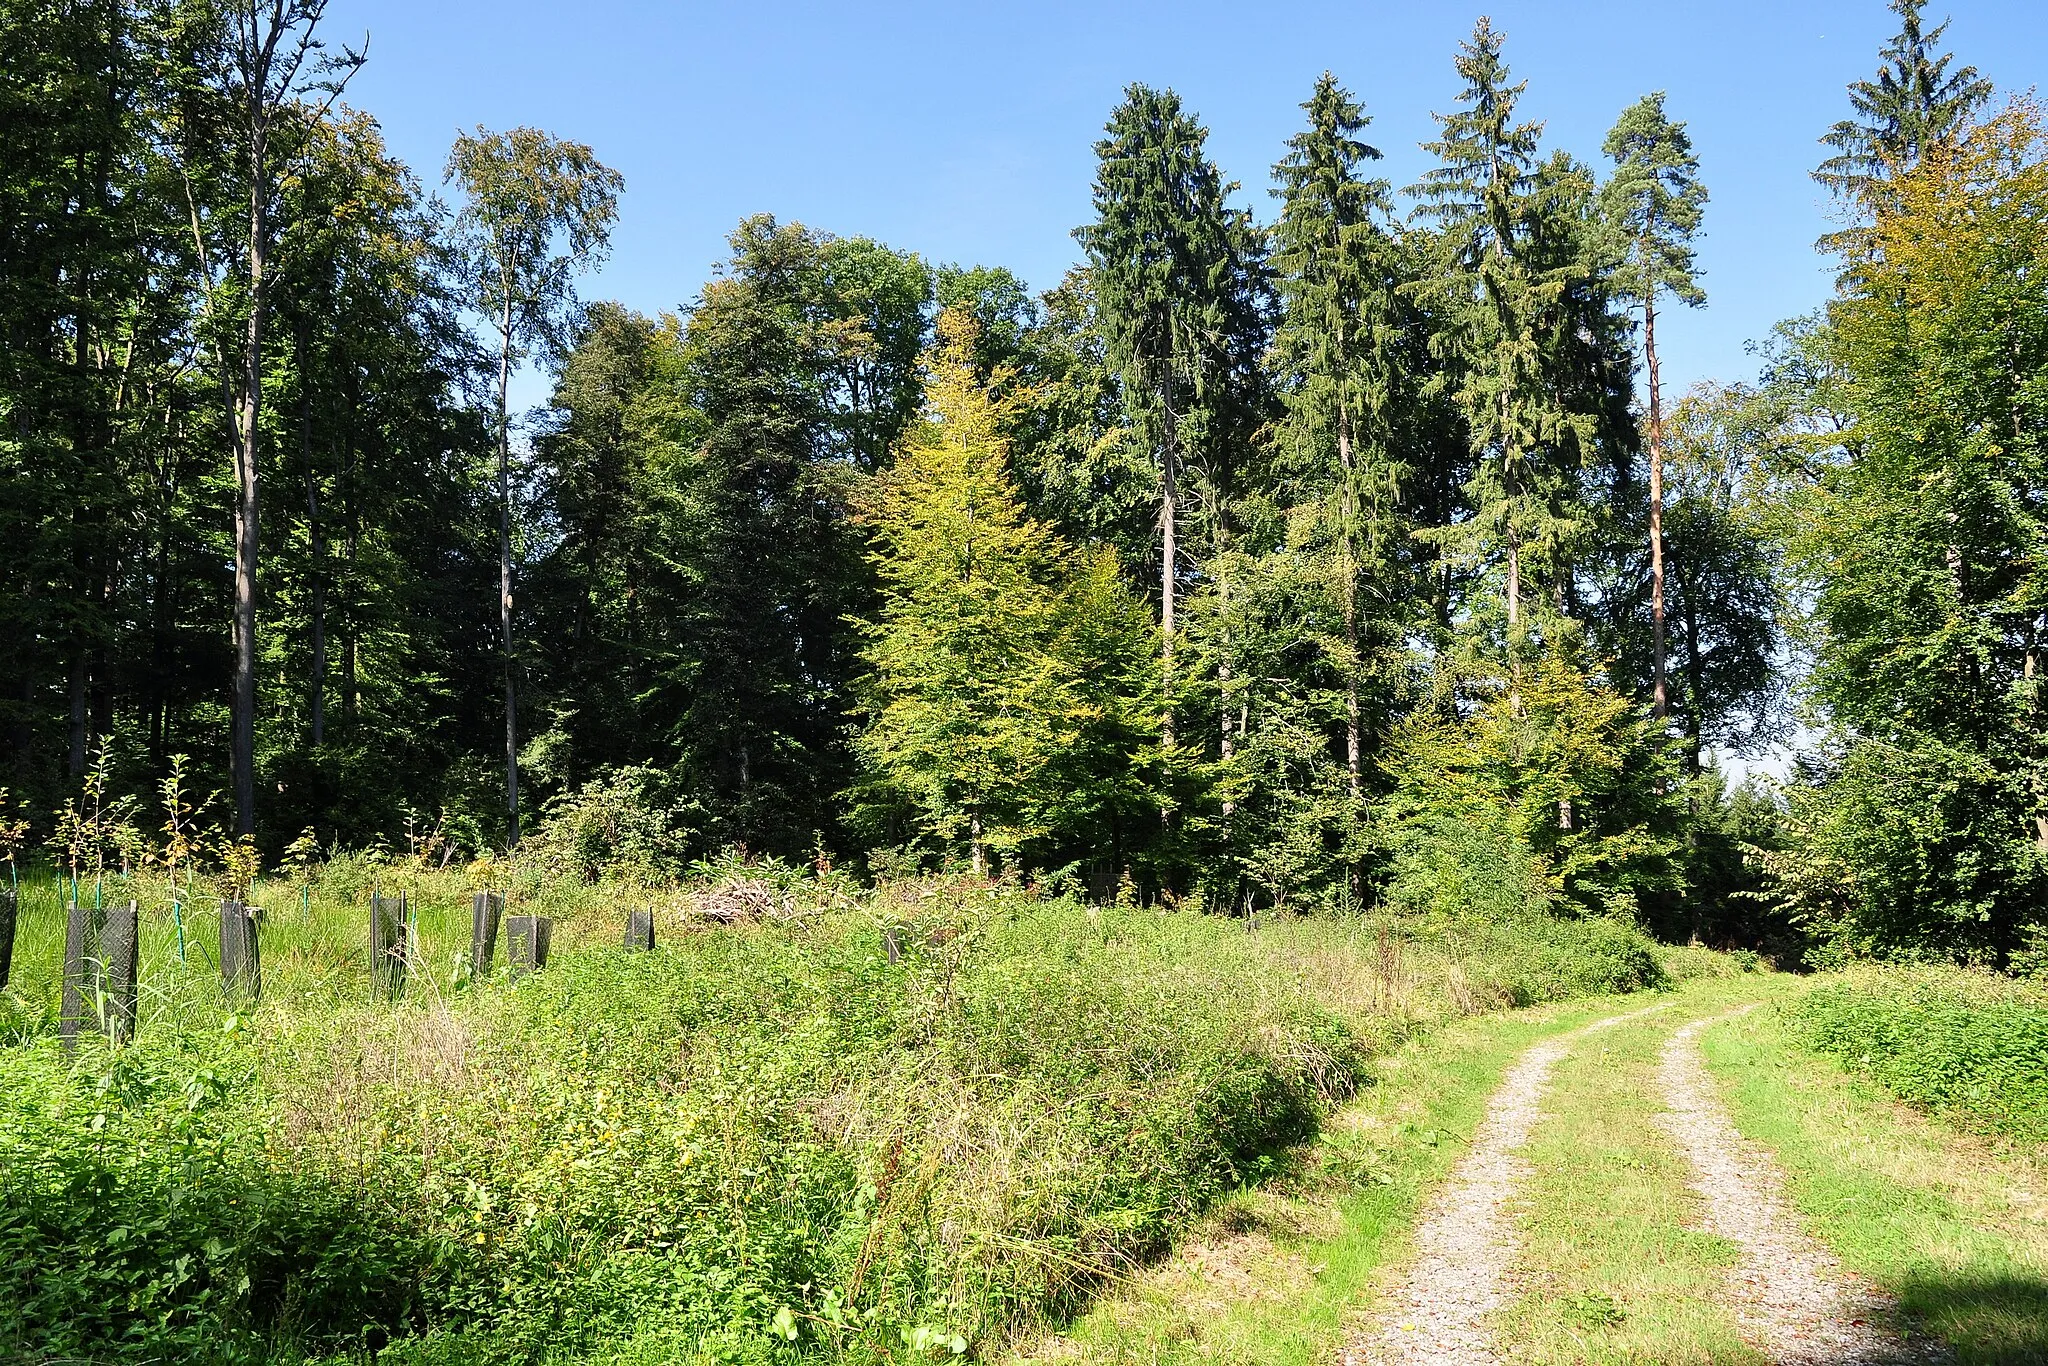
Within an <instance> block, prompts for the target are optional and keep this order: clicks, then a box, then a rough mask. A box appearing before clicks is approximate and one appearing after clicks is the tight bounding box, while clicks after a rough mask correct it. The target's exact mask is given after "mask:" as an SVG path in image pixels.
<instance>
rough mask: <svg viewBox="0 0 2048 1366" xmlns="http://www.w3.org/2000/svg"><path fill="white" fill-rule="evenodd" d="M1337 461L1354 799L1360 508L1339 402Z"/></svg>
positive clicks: (1347, 755)
mask: <svg viewBox="0 0 2048 1366" xmlns="http://www.w3.org/2000/svg"><path fill="white" fill-rule="evenodd" d="M1337 464H1338V466H1339V467H1340V468H1341V469H1342V470H1343V478H1344V493H1343V498H1342V500H1341V503H1340V506H1341V508H1342V515H1343V518H1344V527H1343V544H1344V645H1345V648H1347V649H1348V650H1349V651H1350V652H1351V664H1350V667H1349V668H1347V669H1346V670H1345V677H1344V769H1345V777H1346V778H1347V780H1348V781H1349V782H1350V785H1351V800H1352V801H1354V802H1355V801H1357V800H1358V793H1359V784H1358V763H1359V749H1360V740H1359V726H1358V663H1359V660H1358V556H1357V548H1356V544H1355V538H1356V536H1357V521H1358V509H1357V507H1356V504H1355V502H1354V500H1353V491H1354V490H1353V479H1352V472H1351V412H1350V409H1349V408H1347V407H1345V406H1344V405H1343V404H1342V403H1339V404H1338V405H1337Z"/></svg>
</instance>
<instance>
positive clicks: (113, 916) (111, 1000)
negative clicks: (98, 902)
mask: <svg viewBox="0 0 2048 1366" xmlns="http://www.w3.org/2000/svg"><path fill="white" fill-rule="evenodd" d="M141 948H142V915H141V907H140V906H139V905H137V904H136V903H135V902H133V901H131V902H129V903H128V904H127V905H125V906H109V907H108V908H107V913H106V918H105V920H104V921H103V922H102V923H101V927H100V953H101V962H100V972H101V976H100V984H101V985H100V996H101V1000H102V1001H103V1002H104V1005H103V1006H102V1011H103V1013H102V1015H101V1017H100V1028H102V1029H104V1030H105V1031H106V1034H107V1038H108V1039H109V1040H111V1041H112V1042H113V1043H114V1044H115V1045H116V1046H119V1045H121V1044H125V1043H127V1042H129V1041H130V1040H131V1039H133V1038H134V1037H135V985H136V980H137V976H138V974H137V971H136V969H137V968H138V967H139V966H140V963H139V962H138V960H139V959H140V957H141Z"/></svg>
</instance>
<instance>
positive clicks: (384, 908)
mask: <svg viewBox="0 0 2048 1366" xmlns="http://www.w3.org/2000/svg"><path fill="white" fill-rule="evenodd" d="M405 950H406V934H405V898H404V897H399V898H398V899H397V900H396V901H388V900H386V899H385V898H384V896H383V894H382V893H375V894H373V895H372V896H371V897H370V976H371V977H372V978H373V979H374V980H375V982H376V985H377V994H378V995H380V996H382V997H384V999H386V1000H388V1001H395V1000H397V999H398V998H399V997H400V996H402V995H404V994H405V968H406V952H405Z"/></svg>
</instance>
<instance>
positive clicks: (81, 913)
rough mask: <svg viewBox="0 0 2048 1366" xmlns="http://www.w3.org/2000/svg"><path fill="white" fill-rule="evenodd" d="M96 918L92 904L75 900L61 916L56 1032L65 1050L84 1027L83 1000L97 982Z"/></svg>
mask: <svg viewBox="0 0 2048 1366" xmlns="http://www.w3.org/2000/svg"><path fill="white" fill-rule="evenodd" d="M95 918H96V917H95V916H94V914H93V911H92V908H91V907H88V906H81V905H79V904H78V902H77V901H75V900H74V901H73V902H72V903H71V907H70V909H69V910H68V911H66V912H65V916H64V985H63V989H62V992H61V994H60V996H59V998H58V1006H57V1036H58V1038H60V1039H62V1040H63V1041H64V1050H65V1051H66V1052H67V1053H68V1052H70V1051H71V1050H73V1049H75V1048H77V1047H78V1035H79V1031H80V1030H82V1029H84V1028H85V1027H86V1013H85V1012H86V1009H87V1006H86V1000H87V997H88V996H89V995H90V994H91V993H92V990H93V987H94V986H95V985H96V983H95V982H94V981H93V975H92V962H93V957H94V951H95V950H96V949H97V948H98V947H99V946H98V944H96V943H95V942H94V941H95V940H97V939H98V938H99V934H98V933H97V931H98V929H99V927H98V926H97V925H95V924H94V923H93V921H94V919H95ZM95 1019H97V1015H95Z"/></svg>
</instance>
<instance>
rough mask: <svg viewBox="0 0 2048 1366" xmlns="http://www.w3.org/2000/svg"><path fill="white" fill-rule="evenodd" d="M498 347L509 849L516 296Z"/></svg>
mask: <svg viewBox="0 0 2048 1366" xmlns="http://www.w3.org/2000/svg"><path fill="white" fill-rule="evenodd" d="M499 337H500V345H499V347H498V624H499V626H500V627H501V628H502V630H503V632H504V649H505V843H506V845H507V847H510V846H511V845H514V844H517V843H519V698H518V684H517V680H516V678H515V676H514V670H515V668H516V667H517V662H518V661H517V657H516V656H515V654H514V651H513V639H512V428H511V414H510V411H509V407H508V404H509V402H510V400H509V396H508V391H509V389H510V386H511V382H512V294H511V291H510V290H509V289H508V290H506V291H505V308H504V312H503V313H502V314H501V315H500V318H499Z"/></svg>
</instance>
